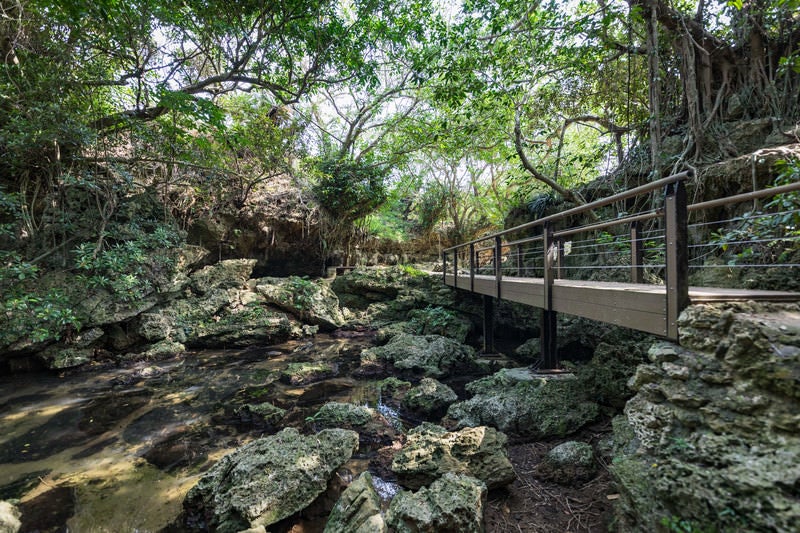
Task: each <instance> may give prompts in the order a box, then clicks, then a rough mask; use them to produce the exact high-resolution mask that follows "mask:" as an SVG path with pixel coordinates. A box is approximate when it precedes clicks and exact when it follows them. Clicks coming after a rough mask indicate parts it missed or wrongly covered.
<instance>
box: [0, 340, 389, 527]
mask: <svg viewBox="0 0 800 533" xmlns="http://www.w3.org/2000/svg"><path fill="white" fill-rule="evenodd" d="M370 343H371V340H370V339H369V338H356V339H336V338H333V337H329V336H323V335H320V336H318V337H316V338H315V339H314V341H313V342H309V341H308V340H303V341H296V342H289V343H286V344H282V345H279V346H270V347H258V348H250V349H244V350H213V351H212V350H209V351H202V352H196V353H188V354H185V356H183V357H181V358H176V359H172V360H168V361H156V362H154V361H141V362H137V363H133V364H130V365H129V366H126V367H124V368H115V369H108V368H106V369H102V370H98V371H81V372H75V373H72V374H66V375H62V376H55V375H53V374H49V373H40V374H30V375H22V376H13V377H8V376H5V377H0V498H2V499H18V500H20V504H19V505H20V508H21V509H22V510H23V512H24V513H25V514H24V515H23V529H24V530H27V531H33V530H39V531H42V532H46V531H65V530H66V529H65V528H68V529H69V531H115V532H116V531H134V530H138V531H157V530H159V529H161V528H162V527H164V526H166V525H167V524H168V523H169V522H170V521H171V520H172V519H174V518H175V517H176V516H177V515H178V514H179V512H180V508H181V502H182V500H183V496H184V495H185V493H186V491H187V490H188V489H189V488H190V487H191V486H192V485H193V484H194V483H196V481H197V479H198V478H199V476H200V475H201V474H202V472H203V471H205V470H206V469H207V468H209V467H210V465H211V464H212V463H213V462H215V461H216V460H217V459H218V458H219V457H221V456H222V455H224V454H226V453H228V452H230V451H232V450H233V449H234V448H236V447H238V446H241V445H242V444H244V443H246V442H248V441H249V440H252V439H254V438H258V437H260V436H264V435H267V434H270V433H274V432H275V431H278V430H279V429H280V428H281V427H283V426H285V425H295V426H297V427H298V428H300V429H301V431H310V430H311V428H310V427H308V426H307V425H306V418H307V417H309V416H311V415H313V414H314V413H315V412H316V411H318V409H319V407H320V406H321V405H322V404H324V403H326V402H329V401H336V402H350V403H355V404H357V405H369V406H370V407H373V408H375V409H376V410H377V411H378V412H379V413H381V414H382V415H383V416H384V417H385V418H386V419H387V420H389V421H390V422H391V424H392V426H394V428H395V429H400V428H402V424H403V422H402V421H401V419H400V416H399V414H398V412H397V409H396V408H395V407H392V406H390V405H387V404H385V403H384V402H383V400H382V399H381V398H380V395H379V389H378V386H377V384H376V383H375V382H365V381H361V380H356V379H353V378H352V377H350V376H349V375H348V372H349V371H350V370H352V369H353V368H355V367H356V366H357V364H358V355H359V354H360V352H361V350H362V349H363V348H364V347H367V346H368V345H369V344H370ZM332 360H336V361H337V363H338V366H339V370H340V373H339V375H337V376H335V377H332V378H330V379H326V380H324V381H320V382H317V383H312V384H309V385H305V386H291V385H287V384H285V383H283V382H281V380H280V375H281V372H283V371H284V370H285V369H286V367H287V365H288V364H290V363H297V362H315V361H332ZM264 404H270V407H274V408H276V409H283V410H285V414H284V413H280V411H278V412H279V413H280V414H281V417H279V418H280V421H279V422H278V423H275V422H274V421H265V420H264V419H260V418H258V417H257V416H254V415H253V414H252V413H253V412H260V411H259V410H258V409H247V408H244V407H245V406H259V405H260V406H263V405H264ZM360 453H362V455H361V456H360V457H356V458H354V459H353V461H351V462H350V463H348V465H347V466H348V468H350V469H351V470H352V471H354V472H358V471H363V470H364V469H366V468H367V467H368V464H369V461H368V460H367V459H366V458H365V457H366V456H364V455H363V454H366V453H369V450H362V452H360ZM375 479H376V488H378V489H379V492H381V494H382V497H384V496H383V495H385V497H386V498H387V499H388V498H390V496H391V495H392V494H393V493H394V492H396V490H397V487H396V485H394V484H393V483H390V482H388V481H384V480H381V479H380V478H378V477H377V476H376V477H375ZM377 484H380V486H378V485H377ZM393 491H394V492H393ZM34 517H39V518H34ZM43 517H44V518H43ZM47 517H50V518H47ZM26 520H28V521H27V522H26Z"/></svg>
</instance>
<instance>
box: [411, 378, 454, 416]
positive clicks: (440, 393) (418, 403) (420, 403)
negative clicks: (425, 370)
mask: <svg viewBox="0 0 800 533" xmlns="http://www.w3.org/2000/svg"><path fill="white" fill-rule="evenodd" d="M457 399H458V396H457V395H456V393H455V392H454V391H453V389H451V388H450V387H448V386H447V385H444V384H443V383H440V382H438V381H436V380H435V379H433V378H422V380H420V382H419V385H417V386H416V387H413V388H412V389H411V390H409V391H408V392H407V393H406V395H405V397H404V398H403V402H402V406H403V407H404V408H405V409H408V410H409V411H413V412H415V413H418V414H420V415H422V416H424V417H432V418H436V417H441V416H442V415H443V414H444V413H445V412H446V411H447V407H448V406H449V405H450V404H451V403H453V402H454V401H456V400H457Z"/></svg>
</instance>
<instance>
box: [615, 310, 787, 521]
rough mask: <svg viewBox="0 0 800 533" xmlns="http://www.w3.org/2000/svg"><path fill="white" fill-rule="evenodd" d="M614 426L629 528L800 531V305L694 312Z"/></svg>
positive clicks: (661, 347)
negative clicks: (675, 341) (799, 492)
mask: <svg viewBox="0 0 800 533" xmlns="http://www.w3.org/2000/svg"><path fill="white" fill-rule="evenodd" d="M679 327H680V332H681V339H680V340H681V344H680V346H679V345H676V344H672V343H669V342H656V343H653V344H652V346H651V347H650V351H649V353H648V356H649V362H648V364H646V365H641V366H640V367H639V368H638V370H637V372H636V375H635V376H634V377H633V378H632V379H631V381H630V384H631V387H632V388H633V389H634V391H635V392H636V395H635V396H634V397H633V398H632V399H631V400H630V401H629V402H628V403H627V405H626V406H625V411H624V412H625V418H624V419H623V420H621V421H620V420H616V419H615V421H614V436H615V454H614V455H615V459H614V461H613V463H612V465H611V472H612V474H613V475H614V477H615V478H616V481H617V485H618V487H619V492H620V498H619V500H618V506H617V522H618V523H619V524H620V525H621V527H622V528H623V530H627V531H631V530H636V531H646V530H647V531H652V530H656V529H658V528H662V527H664V526H666V529H675V528H677V527H679V526H680V527H681V528H683V529H684V530H688V529H692V530H695V531H705V530H712V529H713V530H718V531H794V530H796V529H797V524H798V523H800V504H798V501H797V487H798V486H800V466H798V465H800V415H798V413H800V392H798V387H797V384H798V376H800V305H798V304H796V303H795V304H766V303H764V304H757V303H754V302H740V303H727V304H705V305H694V306H690V307H688V308H687V309H686V310H685V311H684V312H683V313H682V314H681V317H680V319H679Z"/></svg>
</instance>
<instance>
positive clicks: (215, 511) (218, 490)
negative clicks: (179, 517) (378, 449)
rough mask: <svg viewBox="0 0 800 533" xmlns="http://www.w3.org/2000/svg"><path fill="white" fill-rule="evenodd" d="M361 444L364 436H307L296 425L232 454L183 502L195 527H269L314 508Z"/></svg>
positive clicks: (345, 432) (335, 433)
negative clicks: (312, 506)
mask: <svg viewBox="0 0 800 533" xmlns="http://www.w3.org/2000/svg"><path fill="white" fill-rule="evenodd" d="M357 448H358V434H357V433H355V432H354V431H348V430H343V429H326V430H323V431H320V432H319V433H317V434H316V435H310V436H308V437H304V436H302V435H300V434H299V433H298V431H297V430H296V429H294V428H286V429H284V430H282V431H281V432H280V433H277V434H275V435H273V436H270V437H266V438H262V439H258V440H256V441H253V442H251V443H249V444H246V445H245V446H243V447H241V448H239V449H238V450H236V451H235V452H233V453H231V454H230V455H226V456H225V457H223V458H222V459H220V460H219V462H217V464H215V465H214V467H213V468H212V469H211V470H209V471H208V472H207V473H206V474H205V475H203V477H202V478H201V479H200V481H199V482H198V483H197V485H195V486H194V487H192V489H191V490H189V493H188V494H187V495H186V499H185V500H184V502H183V506H184V516H185V522H184V523H185V526H186V527H187V528H188V529H189V530H193V531H200V530H203V531H205V530H213V531H217V532H219V533H226V532H237V531H241V530H243V529H248V528H254V527H259V526H263V527H266V526H269V525H270V524H274V523H275V522H277V521H279V520H282V519H283V518H286V517H288V516H290V515H292V514H294V513H296V512H298V511H300V510H302V509H304V508H305V507H306V506H308V505H309V504H310V503H311V502H312V501H313V500H314V499H315V498H316V497H317V496H318V495H320V494H322V493H323V492H324V491H325V489H326V487H327V484H328V480H329V479H330V477H331V475H332V474H333V473H334V472H335V471H336V470H337V469H338V468H339V467H340V466H342V465H343V464H344V463H345V462H346V461H347V460H348V459H350V457H351V455H352V454H353V452H354V451H355V450H356V449H357Z"/></svg>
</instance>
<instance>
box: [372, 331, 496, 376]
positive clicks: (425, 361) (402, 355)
mask: <svg viewBox="0 0 800 533" xmlns="http://www.w3.org/2000/svg"><path fill="white" fill-rule="evenodd" d="M361 359H362V361H367V362H370V361H374V360H385V361H389V362H391V363H393V364H394V367H395V368H396V369H397V370H400V371H401V372H402V371H407V372H408V373H411V374H414V375H424V376H428V377H434V378H441V377H447V376H451V375H463V374H465V373H485V372H486V371H487V369H488V365H487V363H486V362H485V361H480V360H478V359H477V358H476V356H475V350H474V349H473V348H471V347H470V346H467V345H465V344H461V343H459V342H456V341H454V340H452V339H448V338H447V337H442V336H440V335H425V336H420V335H409V334H406V333H401V334H399V335H396V336H394V337H392V339H391V340H390V341H389V342H388V344H386V345H385V346H378V347H375V348H369V349H367V350H364V352H362V356H361Z"/></svg>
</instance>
